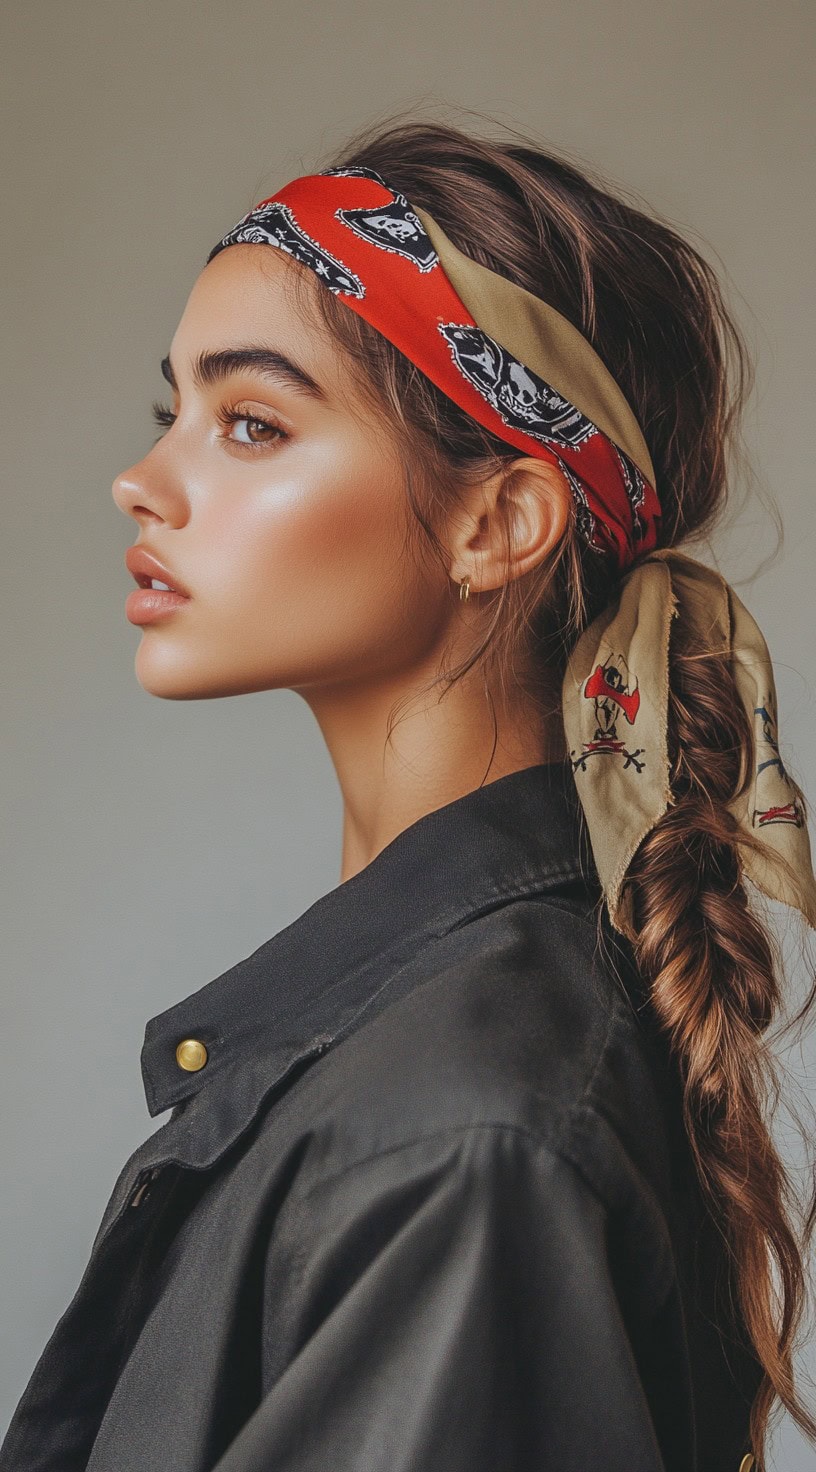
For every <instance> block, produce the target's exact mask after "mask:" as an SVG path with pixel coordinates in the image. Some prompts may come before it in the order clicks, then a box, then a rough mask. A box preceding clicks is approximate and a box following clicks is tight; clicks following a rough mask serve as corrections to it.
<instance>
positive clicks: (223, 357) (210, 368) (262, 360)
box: [161, 345, 329, 403]
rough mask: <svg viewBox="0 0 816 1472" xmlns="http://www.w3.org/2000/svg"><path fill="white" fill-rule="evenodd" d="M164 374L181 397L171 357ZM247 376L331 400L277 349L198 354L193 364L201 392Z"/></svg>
mask: <svg viewBox="0 0 816 1472" xmlns="http://www.w3.org/2000/svg"><path fill="white" fill-rule="evenodd" d="M161 371H162V375H163V377H164V378H166V379H167V382H168V383H169V384H170V387H171V388H172V389H175V391H176V392H177V393H178V383H177V382H176V375H175V373H174V372H173V369H172V366H171V363H170V355H169V353H168V355H167V357H166V358H162V362H161ZM246 372H252V373H258V374H260V376H261V377H262V378H268V379H269V380H270V382H272V383H277V384H283V385H284V386H285V387H287V388H290V389H293V390H294V391H295V393H300V394H303V395H304V396H305V397H308V398H311V399H318V400H319V401H320V402H322V403H325V402H326V401H327V400H328V397H329V396H328V394H327V393H326V390H325V389H324V388H322V387H321V385H320V384H319V383H318V382H317V381H316V379H314V378H312V375H311V374H310V373H307V372H306V369H305V368H301V366H300V364H299V363H295V362H294V361H293V359H292V358H288V357H287V356H286V354H285V353H280V352H278V351H277V349H275V348H266V347H260V346H258V347H256V346H253V345H250V346H247V347H234V348H220V349H219V350H218V351H217V352H202V353H199V354H198V357H197V358H196V360H195V362H194V364H193V382H194V383H195V384H196V385H197V386H198V387H199V388H204V387H205V386H207V385H210V384H214V383H220V382H221V381H222V380H223V379H225V378H229V376H230V375H231V374H233V373H246Z"/></svg>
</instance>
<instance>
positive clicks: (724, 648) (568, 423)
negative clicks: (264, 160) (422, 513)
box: [207, 167, 816, 937]
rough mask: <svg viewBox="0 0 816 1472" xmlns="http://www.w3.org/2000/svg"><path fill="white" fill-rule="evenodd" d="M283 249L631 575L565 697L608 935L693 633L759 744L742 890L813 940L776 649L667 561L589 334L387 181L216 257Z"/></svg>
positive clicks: (348, 183)
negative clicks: (546, 480)
mask: <svg viewBox="0 0 816 1472" xmlns="http://www.w3.org/2000/svg"><path fill="white" fill-rule="evenodd" d="M240 244H262V245H271V246H274V247H276V248H277V249H279V250H283V251H285V252H286V253H287V254H288V255H290V256H292V257H294V258H295V259H296V260H297V261H299V262H300V263H301V264H302V265H304V266H306V267H307V268H308V269H309V270H311V271H312V272H313V273H314V274H315V276H316V277H317V278H318V280H319V281H321V282H322V283H323V285H324V286H325V287H327V288H328V290H329V291H331V292H333V293H334V294H335V295H336V296H338V297H339V298H340V300H341V301H343V302H344V303H345V304H346V305H347V306H348V307H350V308H351V310H352V311H355V312H358V313H359V314H360V315H361V316H362V317H364V318H365V319H366V321H368V322H369V323H370V324H371V325H372V326H373V327H375V328H376V329H377V330H378V331H379V332H380V333H382V334H383V336H384V337H386V338H388V339H389V341H390V342H392V343H393V344H394V345H395V346H396V347H397V348H398V349H399V350H400V351H401V352H402V353H403V354H404V355H405V356H406V357H407V358H409V359H410V360H411V362H413V363H414V364H415V365H416V366H417V367H418V368H419V369H420V370H421V371H422V372H423V373H424V374H425V375H426V377H427V378H429V379H430V380H431V382H432V383H434V384H435V385H436V386H437V388H439V389H440V390H441V391H442V392H443V393H444V394H446V395H447V397H448V398H450V399H451V400H452V401H453V402H454V403H456V404H458V405H459V407H460V408H461V409H463V410H464V411H465V412H466V413H467V414H469V415H470V416H471V418H473V419H475V420H476V421H477V422H478V423H479V424H482V425H483V426H484V427H485V428H487V429H489V430H492V431H493V433H494V434H496V435H497V436H499V437H500V438H501V439H503V440H506V441H507V442H508V443H509V444H512V445H515V446H516V447H517V448H518V449H519V450H521V451H523V452H525V453H526V454H528V455H533V456H537V457H539V458H541V459H549V460H551V461H552V462H553V463H555V464H557V465H558V466H559V467H560V469H561V470H562V472H563V474H564V476H565V478H566V481H567V483H568V485H569V488H570V492H571V494H572V497H573V500H574V503H575V508H576V528H577V532H578V534H579V535H580V536H581V537H582V538H583V539H584V541H585V542H586V543H587V544H588V546H589V547H590V548H591V549H593V551H594V552H596V553H597V554H598V556H602V557H603V556H607V557H611V558H612V559H613V560H614V564H615V566H616V567H617V569H618V572H619V574H620V576H619V579H618V585H617V589H616V595H615V598H614V599H613V601H612V602H611V603H610V604H609V606H608V607H607V608H606V609H604V611H603V612H602V613H601V614H600V615H599V616H598V617H597V618H596V619H595V620H594V621H593V622H592V623H591V624H590V625H589V626H588V627H587V628H586V629H585V630H584V631H583V633H582V635H581V637H580V638H579V640H578V643H577V645H576V647H575V649H574V650H573V652H572V655H571V657H570V660H569V664H568V668H567V671H566V675H565V678H564V682H563V691H562V709H563V719H564V730H565V734H566V739H567V746H568V750H569V757H570V762H571V765H572V771H573V775H574V777H575V782H576V787H577V791H578V795H579V798H580V801H581V806H582V810H583V813H584V816H585V819H586V823H587V829H588V833H589V838H590V843H591V846H592V851H593V858H594V860H595V864H596V868H597V871H598V876H599V879H600V882H601V885H602V888H603V891H604V896H605V899H606V902H607V905H608V909H609V915H610V918H611V920H612V923H613V925H614V926H615V927H616V929H618V930H619V931H620V932H621V933H623V934H625V935H628V936H630V937H632V936H633V928H632V915H631V907H630V900H629V896H628V892H627V890H626V887H625V885H624V880H625V878H626V873H627V870H628V867H629V865H630V863H631V860H632V858H633V856H634V853H635V851H636V849H637V848H638V846H639V844H640V843H641V842H642V840H643V839H644V838H645V836H646V835H647V834H648V833H649V831H650V830H651V829H652V828H653V827H654V825H655V824H656V823H657V821H658V819H659V818H660V817H661V816H662V815H663V813H665V812H666V810H667V808H668V807H669V806H670V805H671V804H672V801H673V797H672V792H671V789H670V760H669V750H668V738H667V718H668V698H669V640H670V634H671V624H672V620H673V619H674V618H676V617H677V618H682V619H683V620H687V621H688V624H689V627H690V630H691V631H692V632H693V635H694V642H695V646H696V647H701V648H705V649H708V650H710V651H715V650H716V651H720V652H722V653H724V654H725V656H726V657H727V659H728V660H729V661H730V665H731V668H732V671H733V674H734V677H735V681H736V685H737V689H738V692H739V695H740V698H741V700H742V701H743V704H744V706H745V710H746V714H747V715H748V718H749V722H750V726H751V730H752V732H753V756H752V770H751V775H750V783H749V785H748V787H747V789H746V790H745V791H744V793H743V795H742V796H741V797H740V798H739V799H735V800H734V801H733V802H732V804H731V805H730V806H731V812H732V814H733V816H734V818H735V820H736V822H737V823H738V824H739V825H741V826H742V827H744V828H745V829H746V830H747V831H749V832H750V833H751V835H752V836H753V838H754V840H755V842H754V843H753V844H752V845H750V846H748V845H745V846H744V847H743V848H742V862H743V870H744V872H745V874H746V875H747V877H748V878H749V879H750V880H751V881H752V882H753V883H755V884H756V885H757V887H758V888H760V889H761V890H763V891H764V892H765V893H766V894H768V895H769V896H770V897H772V898H774V899H778V900H781V901H783V902H784V903H785V904H788V905H791V906H794V907H796V908H797V909H798V910H800V911H801V913H802V914H803V915H804V916H805V918H806V919H807V920H808V922H809V923H810V924H811V925H812V926H814V928H816V879H815V878H814V875H813V868H812V861H811V852H810V843H809V839H808V831H807V824H806V819H805V813H804V810H803V808H802V804H801V802H800V799H799V797H798V795H797V792H796V790H795V788H794V785H793V784H792V782H791V779H790V777H789V775H788V773H787V771H786V769H785V766H784V764H783V761H782V758H781V755H780V747H779V735H778V727H777V699H776V689H775V685H774V677H773V669H772V665H771V659H770V655H769V652H768V648H767V645H766V643H765V640H764V638H763V636H762V633H761V632H760V630H759V628H758V626H757V624H756V622H755V621H754V619H753V618H752V616H751V614H750V613H749V612H748V610H747V609H746V608H745V606H744V604H743V603H742V602H741V601H740V599H739V598H738V597H737V595H736V593H735V592H734V590H733V588H732V587H731V586H730V584H728V583H727V582H726V580H725V579H724V578H723V577H722V576H721V575H720V574H719V573H717V572H715V571H714V570H713V569H712V568H710V567H708V566H707V565H706V564H704V563H702V562H699V561H697V560H696V559H694V558H692V557H689V556H687V555H686V554H685V553H682V552H680V551H678V550H677V549H676V548H666V547H663V548H660V547H658V545H657V544H658V539H659V532H660V502H659V499H658V493H657V488H656V487H655V472H654V467H653V465H652V461H651V458H650V456H649V451H648V449H647V446H646V443H645V440H644V437H643V433H642V431H641V429H640V426H639V424H638V422H637V419H636V417H635V415H634V413H633V411H632V409H631V406H630V405H629V403H628V402H627V400H626V398H625V396H624V394H623V393H622V391H621V389H620V387H619V386H618V384H617V383H616V382H615V380H614V378H613V377H612V375H611V373H610V372H609V370H608V369H607V368H606V365H605V364H604V363H603V361H602V360H601V358H600V357H599V356H598V354H597V353H596V352H595V349H594V348H593V347H592V346H591V344H590V343H589V342H588V340H587V339H586V338H585V337H584V335H583V333H581V332H580V331H579V330H578V328H576V327H575V326H574V325H573V324H572V323H571V322H570V321H568V319H567V318H566V317H564V316H563V315H562V314H561V313H560V312H558V311H557V310H556V309H555V308H554V307H552V306H550V305H549V303H547V302H545V301H543V300H541V298H539V297H537V296H535V295H534V294H533V293H531V292H529V291H527V290H525V289H524V288H523V287H521V286H517V285H516V284H515V283H514V282H511V281H508V280H507V279H506V278H505V277H503V276H500V275H499V274H498V273H496V272H494V271H492V270H490V269H488V268H487V267H485V266H482V265H480V264H479V263H478V262H476V261H474V260H472V259H471V258H470V257H469V256H467V255H465V254H464V253H463V252H462V251H460V250H459V249H458V248H457V247H456V246H455V245H454V244H453V242H452V241H451V240H450V239H449V238H448V236H447V235H446V234H445V233H444V231H443V230H442V229H441V227H440V226H439V225H438V224H437V223H436V221H435V220H434V219H433V218H432V216H431V215H430V214H429V213H428V211H427V210H425V209H421V208H420V207H418V206H417V207H416V208H414V207H412V205H411V204H410V203H409V201H408V200H407V199H406V198H405V196H404V194H402V193H401V191H400V190H399V189H396V188H393V187H392V186H391V185H389V184H388V183H387V182H386V180H385V179H383V178H382V176H381V175H380V174H379V173H376V172H375V171H374V170H371V169H367V168H358V167H349V168H333V169H326V170H323V171H322V172H321V173H318V174H306V175H302V176H300V177H298V178H296V179H293V180H291V181H290V182H289V183H288V184H286V185H284V187H283V188H282V189H279V190H278V191H277V193H276V194H273V195H270V196H269V197H268V198H266V199H263V200H261V201H260V203H259V204H257V205H255V206H254V207H253V209H251V210H250V211H249V212H248V214H246V215H244V216H243V218H242V219H241V220H239V221H238V223H237V224H236V225H235V226H234V227H233V228H232V229H231V230H229V231H228V232H227V234H226V235H224V236H223V238H222V239H221V240H220V241H219V242H218V244H217V245H216V246H215V247H214V248H213V250H212V251H211V252H210V254H209V256H208V257H207V261H208V262H209V261H210V260H212V259H213V257H214V256H216V255H217V254H218V253H219V252H220V251H222V250H224V249H226V248H227V247H229V246H232V245H240Z"/></svg>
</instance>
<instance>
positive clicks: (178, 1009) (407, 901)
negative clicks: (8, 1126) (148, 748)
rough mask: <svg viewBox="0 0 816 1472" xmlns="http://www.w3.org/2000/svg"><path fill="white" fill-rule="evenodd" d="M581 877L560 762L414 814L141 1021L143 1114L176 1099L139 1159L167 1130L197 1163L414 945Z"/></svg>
mask: <svg viewBox="0 0 816 1472" xmlns="http://www.w3.org/2000/svg"><path fill="white" fill-rule="evenodd" d="M581 877H583V878H584V879H585V880H588V881H589V882H590V883H591V882H593V880H594V881H595V882H597V880H596V876H595V871H594V865H593V863H592V858H591V850H590V847H589V841H588V837H587V836H586V832H585V828H584V824H583V819H582V815H581V812H580V805H579V802H578V797H577V793H576V789H575V783H574V778H573V776H572V768H571V765H570V763H569V761H565V762H563V763H562V762H556V763H550V764H548V763H539V764H537V765H535V766H531V767H525V768H523V769H522V770H520V771H516V772H511V773H509V774H507V775H506V776H504V777H500V778H498V779H496V780H495V781H493V782H490V783H488V784H487V785H486V786H483V787H478V788H475V789H473V790H472V791H470V792H468V793H466V794H465V795H464V796H462V797H459V798H457V799H455V800H454V801H452V802H449V803H446V804H445V805H444V806H443V807H440V808H436V809H435V810H434V811H432V812H430V813H427V814H425V815H423V816H422V817H421V818H419V819H417V820H416V821H415V822H414V823H412V824H411V825H410V826H409V827H408V828H406V829H404V830H403V831H402V832H401V833H399V834H398V835H397V836H396V838H394V839H393V840H392V841H391V842H390V843H389V844H388V845H387V846H386V847H385V848H384V849H382V850H381V851H380V853H379V854H377V856H376V857H375V858H374V859H373V860H372V861H371V862H370V863H369V864H368V865H367V866H366V867H365V868H364V869H362V870H360V871H359V873H357V874H355V875H353V876H352V878H350V879H348V880H345V881H344V882H343V883H342V884H338V885H337V886H336V887H335V888H334V889H332V890H330V891H329V892H328V893H327V894H324V895H323V896H322V897H321V898H320V899H318V900H317V901H316V902H315V903H314V904H312V905H311V906H310V907H309V909H307V910H306V911H304V913H303V914H302V915H300V916H299V917H298V919H296V920H295V921H293V922H292V924H290V925H288V926H287V927H286V928H285V929H283V930H281V931H279V932H278V934H276V935H274V936H273V937H272V939H271V940H268V941H266V942H265V943H264V944H263V945H261V946H260V947H259V948H258V950H256V951H254V952H253V953H252V954H251V955H250V956H248V957H246V959H245V960H242V961H239V962H238V963H237V964H236V965H234V966H231V967H230V968H229V970H228V971H225V972H224V973H223V974H222V975H221V976H218V977H216V978H215V980H214V981H210V982H208V983H207V984H206V985H205V986H203V987H201V988H200V989H199V990H198V991H196V992H193V993H192V994H191V995H190V996H188V997H186V998H184V1000H183V1001H180V1002H177V1003H176V1004H175V1005H174V1006H172V1007H169V1008H168V1009H167V1010H166V1011H164V1012H160V1013H159V1014H158V1015H157V1016H155V1017H152V1018H151V1019H150V1021H149V1022H148V1023H147V1026H146V1028H145V1038H144V1045H143V1048H142V1053H141V1065H142V1077H143V1081H144V1088H145V1096H146V1099H147V1107H148V1110H149V1112H150V1114H151V1116H153V1115H156V1114H160V1113H161V1112H162V1111H164V1110H166V1109H169V1108H171V1107H173V1106H176V1105H180V1106H182V1107H181V1108H180V1109H179V1110H178V1111H175V1110H174V1116H175V1114H176V1113H177V1114H178V1118H177V1119H176V1118H175V1117H174V1118H173V1120H172V1121H171V1122H168V1124H166V1125H165V1126H164V1128H163V1129H160V1130H159V1131H158V1132H157V1133H156V1134H155V1135H153V1136H152V1137H151V1141H152V1142H153V1143H154V1146H155V1149H154V1150H153V1151H152V1152H149V1153H153V1154H155V1155H156V1156H157V1155H158V1150H159V1146H160V1137H162V1136H164V1135H165V1133H166V1132H167V1131H171V1132H172V1136H173V1140H174V1141H175V1148H174V1153H176V1151H177V1150H178V1151H179V1152H180V1154H179V1158H181V1156H184V1157H185V1158H189V1159H190V1161H191V1163H192V1156H193V1155H195V1157H196V1163H197V1164H199V1165H204V1164H206V1163H209V1162H210V1161H211V1160H213V1159H215V1158H216V1156H217V1155H218V1154H220V1153H221V1151H222V1150H223V1149H224V1148H226V1146H227V1144H229V1143H231V1141H232V1140H233V1139H235V1138H237V1136H238V1134H240V1133H241V1132H242V1131H243V1129H245V1128H246V1127H247V1125H248V1124H249V1123H250V1122H251V1120H252V1118H253V1117H254V1115H255V1114H256V1113H257V1110H258V1108H259V1107H260V1103H261V1100H262V1098H263V1097H265V1095H266V1094H267V1093H268V1092H269V1090H270V1089H271V1088H272V1087H274V1086H275V1085H276V1084H277V1083H279V1082H280V1081H281V1080H282V1079H283V1078H284V1077H285V1075H286V1074H288V1073H289V1071H290V1070H291V1069H292V1068H293V1067H294V1066H295V1065H296V1064H297V1063H298V1062H299V1061H300V1060H302V1059H304V1058H307V1057H309V1056H311V1055H312V1054H315V1053H320V1052H323V1051H325V1049H326V1048H328V1047H329V1046H330V1045H331V1044H332V1042H333V1041H334V1040H335V1039H336V1038H337V1037H338V1036H339V1035H341V1034H343V1033H344V1032H345V1031H346V1030H347V1029H348V1028H349V1027H350V1025H351V1024H352V1022H353V1020H354V1018H355V1017H356V1016H357V1014H358V1013H359V1012H360V1011H361V1010H362V1009H363V1008H364V1007H365V1006H366V1004H367V1002H369V1001H370V999H371V997H372V995H373V993H374V992H375V991H376V990H377V988H378V987H379V986H380V985H381V984H382V983H383V981H385V980H386V979H387V977H388V975H389V974H393V970H394V968H396V967H398V966H399V965H400V964H402V963H403V962H404V961H405V960H407V959H409V958H410V957H411V956H412V955H415V954H416V952H417V950H418V948H419V947H421V946H422V945H423V944H424V943H425V942H426V941H428V940H432V939H433V938H434V937H437V936H440V935H443V934H444V933H445V932H447V931H448V930H450V929H451V928H453V927H454V926H456V925H458V924H460V923H461V922H462V921H463V920H465V919H466V918H467V917H468V916H473V915H475V914H477V913H478V912H479V911H480V910H483V909H485V908H489V907H490V906H491V905H492V904H493V903H495V901H496V899H497V898H503V899H506V898H512V897H513V896H522V895H525V894H532V893H537V892H541V891H546V890H547V889H548V888H553V887H555V886H556V885H557V884H558V883H562V882H564V881H565V880H569V879H573V880H574V879H579V878H581ZM184 1038H192V1039H197V1040H198V1041H200V1042H202V1043H203V1044H204V1046H205V1047H206V1049H207V1062H206V1063H205V1064H204V1066H203V1068H201V1069H200V1070H199V1071H198V1072H185V1071H184V1070H183V1069H182V1068H181V1067H180V1066H179V1064H178V1063H177V1061H176V1047H177V1045H178V1043H179V1042H180V1041H181V1040H182V1039H184ZM176 1126H179V1127H182V1128H180V1129H179V1128H176ZM182 1136H186V1137H187V1138H186V1140H183V1139H182V1138H181V1137H182ZM168 1143H169V1139H168Z"/></svg>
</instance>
